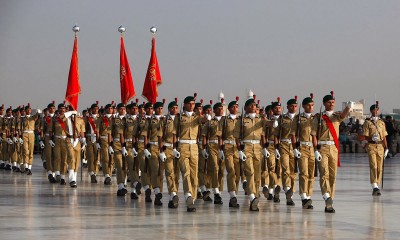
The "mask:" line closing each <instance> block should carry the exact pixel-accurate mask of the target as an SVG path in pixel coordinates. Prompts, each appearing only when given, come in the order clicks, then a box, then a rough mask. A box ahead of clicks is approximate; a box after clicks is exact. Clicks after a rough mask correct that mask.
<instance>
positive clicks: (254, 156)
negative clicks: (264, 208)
mask: <svg viewBox="0 0 400 240" xmlns="http://www.w3.org/2000/svg"><path fill="white" fill-rule="evenodd" d="M244 154H245V155H246V157H247V160H246V161H244V162H243V163H244V164H243V165H244V173H245V175H246V180H247V189H246V192H247V194H248V195H250V194H254V195H255V196H256V197H259V195H260V193H259V188H260V182H261V159H262V152H261V145H260V144H248V143H246V144H245V146H244Z"/></svg>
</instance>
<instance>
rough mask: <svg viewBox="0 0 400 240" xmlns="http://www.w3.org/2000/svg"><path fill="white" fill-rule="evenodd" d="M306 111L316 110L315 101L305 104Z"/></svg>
mask: <svg viewBox="0 0 400 240" xmlns="http://www.w3.org/2000/svg"><path fill="white" fill-rule="evenodd" d="M303 109H304V112H306V113H312V112H313V111H314V103H308V104H305V105H303Z"/></svg>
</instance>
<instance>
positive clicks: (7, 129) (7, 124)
mask: <svg viewBox="0 0 400 240" xmlns="http://www.w3.org/2000/svg"><path fill="white" fill-rule="evenodd" d="M13 121H14V118H13V117H4V118H3V124H2V127H3V133H5V134H7V135H8V136H7V137H10V134H11V130H12V123H13Z"/></svg>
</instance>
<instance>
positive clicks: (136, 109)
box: [130, 107, 139, 115]
mask: <svg viewBox="0 0 400 240" xmlns="http://www.w3.org/2000/svg"><path fill="white" fill-rule="evenodd" d="M138 112H139V108H138V107H132V109H131V113H130V114H132V115H137V114H138Z"/></svg>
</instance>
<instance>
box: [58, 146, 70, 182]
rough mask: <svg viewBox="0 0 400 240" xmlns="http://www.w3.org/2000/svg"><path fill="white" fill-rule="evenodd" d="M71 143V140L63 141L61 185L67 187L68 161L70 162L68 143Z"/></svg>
mask: <svg viewBox="0 0 400 240" xmlns="http://www.w3.org/2000/svg"><path fill="white" fill-rule="evenodd" d="M68 142H70V140H69V139H61V142H60V143H61V162H60V172H61V182H60V184H61V185H66V181H65V175H66V174H67V160H68V147H67V143H68Z"/></svg>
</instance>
